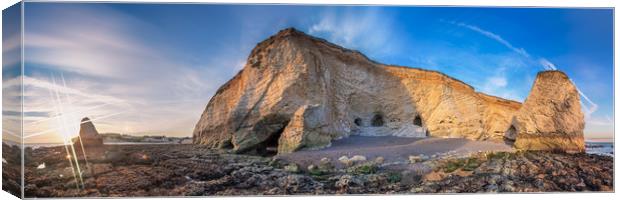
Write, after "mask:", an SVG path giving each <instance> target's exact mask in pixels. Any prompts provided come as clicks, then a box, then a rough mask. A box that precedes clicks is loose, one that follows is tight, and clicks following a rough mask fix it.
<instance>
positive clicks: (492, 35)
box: [450, 22, 530, 58]
mask: <svg viewBox="0 0 620 200" xmlns="http://www.w3.org/2000/svg"><path fill="white" fill-rule="evenodd" d="M450 23H452V24H456V25H457V26H461V27H465V28H467V29H469V30H472V31H475V32H478V33H480V34H482V35H484V36H486V37H488V38H491V39H493V40H495V41H497V42H499V43H500V44H502V45H504V46H506V47H508V48H509V49H510V50H512V51H514V52H516V53H518V54H520V55H522V56H525V57H527V58H529V57H530V54H528V53H527V51H525V49H523V48H517V47H515V46H513V45H512V44H511V43H510V42H508V41H506V40H505V39H504V38H502V37H501V36H499V35H498V34H495V33H493V32H490V31H487V30H484V29H481V28H480V27H478V26H474V25H469V24H465V23H462V22H458V23H457V22H450Z"/></svg>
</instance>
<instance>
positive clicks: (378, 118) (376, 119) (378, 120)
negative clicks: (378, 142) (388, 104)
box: [370, 114, 385, 126]
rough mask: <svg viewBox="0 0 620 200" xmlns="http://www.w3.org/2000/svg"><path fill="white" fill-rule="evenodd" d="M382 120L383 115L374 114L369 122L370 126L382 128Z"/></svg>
mask: <svg viewBox="0 0 620 200" xmlns="http://www.w3.org/2000/svg"><path fill="white" fill-rule="evenodd" d="M384 123H385V122H384V120H383V115H381V114H375V116H373V117H372V121H371V123H370V124H371V125H372V126H383V124H384Z"/></svg>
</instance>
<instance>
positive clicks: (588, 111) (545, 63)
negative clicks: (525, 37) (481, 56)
mask: <svg viewBox="0 0 620 200" xmlns="http://www.w3.org/2000/svg"><path fill="white" fill-rule="evenodd" d="M449 23H451V24H454V25H457V26H459V27H464V28H467V29H469V30H472V31H475V32H477V33H479V34H481V35H484V36H486V37H488V38H490V39H493V40H495V41H497V42H498V43H500V44H502V45H504V46H506V47H507V48H508V49H510V50H512V51H514V52H516V53H518V54H519V55H522V56H523V57H525V58H527V59H528V60H530V62H531V63H538V64H540V66H541V67H543V69H544V70H557V69H558V68H557V66H556V65H555V64H553V63H552V62H551V61H549V60H548V59H546V58H539V59H538V60H534V59H533V58H532V56H530V54H528V53H527V51H526V50H525V49H523V48H517V47H515V46H514V45H512V44H511V43H510V42H508V41H506V40H505V39H504V38H502V37H501V36H500V35H498V34H496V33H493V32H491V31H487V30H484V29H482V28H480V27H478V26H475V25H470V24H466V23H462V22H454V21H450V22H449ZM494 82H495V83H494ZM571 82H573V84H575V83H574V81H573V80H572V79H571ZM496 83H497V79H489V82H488V84H496ZM575 85H576V84H575ZM577 91H578V92H579V95H580V96H581V97H582V98H583V99H584V100H585V101H586V102H587V103H588V104H589V106H588V105H586V104H584V103H583V102H582V105H583V106H582V108H583V110H584V111H585V116H586V120H588V119H590V118H591V115H592V113H594V112H596V110H597V109H598V105H597V104H596V103H594V102H593V101H592V100H590V98H588V96H586V94H584V93H583V92H582V91H581V90H580V89H579V88H578V87H577Z"/></svg>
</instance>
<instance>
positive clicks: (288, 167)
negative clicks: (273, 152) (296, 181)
mask: <svg viewBox="0 0 620 200" xmlns="http://www.w3.org/2000/svg"><path fill="white" fill-rule="evenodd" d="M284 171H287V172H290V173H299V165H297V164H295V163H290V164H288V165H286V166H284Z"/></svg>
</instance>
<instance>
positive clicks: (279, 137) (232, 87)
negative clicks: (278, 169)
mask: <svg viewBox="0 0 620 200" xmlns="http://www.w3.org/2000/svg"><path fill="white" fill-rule="evenodd" d="M540 87H541V88H544V90H543V91H554V93H553V94H557V95H569V94H565V93H567V92H569V93H570V95H569V96H571V95H573V94H572V90H566V89H561V88H560V89H559V90H555V89H556V88H555V87H564V85H555V84H542V85H540ZM548 96H549V95H548ZM531 98H533V97H531ZM566 98H569V97H566ZM558 100H560V99H558ZM573 100H574V101H576V102H577V104H576V106H577V107H574V106H575V104H574V101H573ZM563 102H571V103H570V105H565V106H564V107H562V106H563V105H564V104H547V103H544V102H537V103H532V104H533V105H530V104H527V107H526V108H522V106H523V105H522V104H521V103H520V102H516V101H511V100H506V99H502V98H499V97H495V96H490V95H487V94H483V93H480V92H477V91H475V89H474V88H473V87H471V86H470V85H467V84H465V83H463V82H462V81H460V80H457V79H455V78H452V77H449V76H447V75H445V74H443V73H441V72H437V71H430V70H425V69H418V68H411V67H402V66H393V65H384V64H380V63H377V62H375V61H373V60H370V59H368V58H367V57H366V56H364V55H363V54H361V53H359V52H357V51H354V50H349V49H346V48H343V47H340V46H338V45H335V44H332V43H329V42H327V41H325V40H323V39H320V38H315V37H312V36H309V35H307V34H305V33H303V32H300V31H297V30H295V29H292V28H289V29H285V30H282V31H280V32H279V33H278V34H276V35H274V36H271V37H270V38H268V39H266V40H265V41H263V42H260V43H259V44H258V45H257V46H256V47H255V48H254V49H253V50H252V52H251V54H250V55H249V57H248V60H247V63H246V65H245V67H244V68H243V69H242V70H241V71H240V72H239V73H238V74H237V75H235V76H234V77H233V78H232V79H231V80H229V81H228V82H227V83H226V84H224V85H222V86H221V87H220V88H219V89H218V90H217V92H216V93H215V95H214V96H213V97H212V98H211V100H210V101H209V103H208V104H207V106H206V108H205V110H204V112H203V114H202V116H201V118H200V120H199V121H198V123H197V124H196V127H195V128H194V133H193V140H194V143H197V144H203V145H207V146H209V147H211V148H230V149H233V150H234V151H235V152H240V153H242V152H266V151H272V150H274V149H277V151H278V152H277V153H285V152H291V151H296V150H299V149H304V148H322V147H326V146H329V145H330V143H331V141H332V140H335V139H339V138H343V137H347V136H349V135H370V136H384V135H391V136H404V137H425V136H434V137H459V138H467V139H472V140H491V141H498V142H503V141H504V138H505V136H506V135H509V136H508V138H513V139H512V140H520V139H518V138H516V137H515V136H516V135H517V134H518V133H521V132H522V131H523V130H526V129H521V128H520V127H522V126H523V125H521V124H523V123H526V124H527V123H530V122H523V123H521V121H522V120H521V118H518V119H517V120H516V123H513V121H514V120H513V118H514V117H515V115H517V113H519V112H524V110H527V109H530V108H533V107H539V108H543V107H545V108H546V107H549V108H548V109H553V110H554V111H553V112H555V113H560V112H563V110H562V109H570V112H567V113H565V116H566V118H565V119H566V120H577V121H574V123H576V124H583V119H582V118H580V117H579V116H578V115H579V113H577V112H573V111H577V110H578V108H579V107H578V106H579V103H578V102H579V99H578V98H576V99H575V98H574V97H572V96H571V97H570V101H563ZM559 103H561V102H559ZM532 106H533V107H532ZM558 106H559V107H558ZM551 107H553V108H551ZM575 109H577V110H575ZM527 115H528V114H526V113H523V116H527ZM561 115H562V116H564V114H561ZM573 115H575V117H571V116H573ZM520 116H521V115H520ZM566 122H568V121H566ZM536 123H553V121H540V122H536ZM555 128H556V130H558V131H559V132H562V131H564V130H563V129H564V128H569V127H567V126H557V127H555ZM579 128H580V126H575V127H570V130H566V131H567V132H570V134H575V137H579V134H580V133H581V132H579V131H578V129H579ZM412 130H416V131H412ZM527 131H534V132H535V131H536V130H533V129H532V130H530V129H527ZM558 131H556V132H558ZM511 134H512V135H511ZM530 135H531V134H530ZM581 137H583V136H582V135H581ZM569 148H572V147H569Z"/></svg>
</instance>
